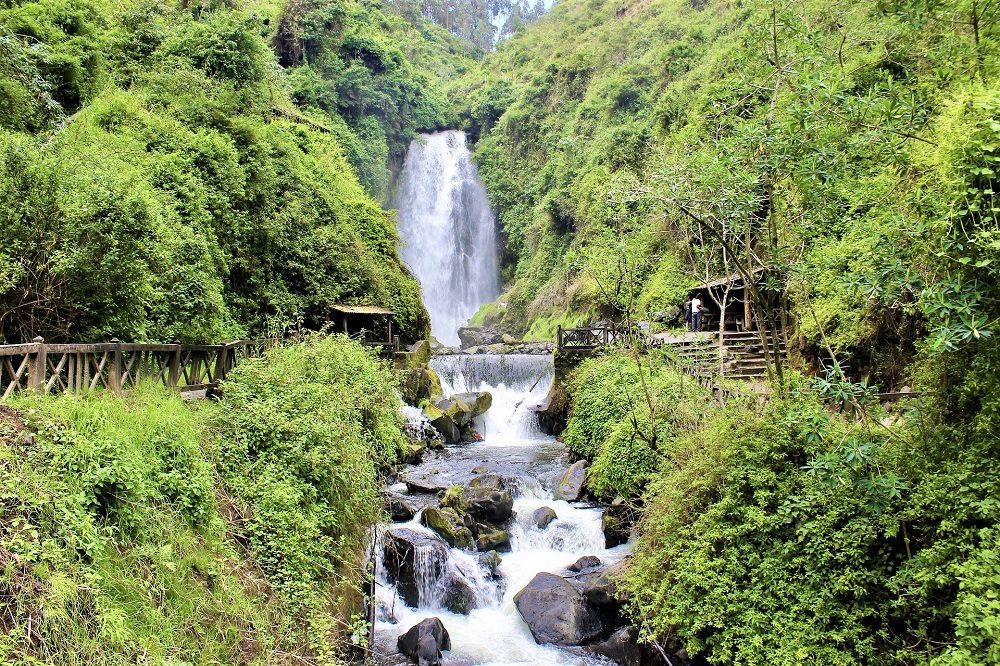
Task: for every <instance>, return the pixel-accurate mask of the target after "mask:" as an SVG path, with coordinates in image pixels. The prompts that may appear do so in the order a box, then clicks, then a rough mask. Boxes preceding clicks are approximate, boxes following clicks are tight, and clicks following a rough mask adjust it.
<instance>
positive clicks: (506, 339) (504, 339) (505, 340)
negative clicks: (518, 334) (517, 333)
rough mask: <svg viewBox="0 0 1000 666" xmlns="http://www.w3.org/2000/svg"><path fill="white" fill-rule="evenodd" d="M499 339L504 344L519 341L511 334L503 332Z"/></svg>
mask: <svg viewBox="0 0 1000 666" xmlns="http://www.w3.org/2000/svg"><path fill="white" fill-rule="evenodd" d="M500 341H501V342H503V343H504V344H505V345H516V344H517V343H518V342H520V340H518V339H517V338H515V337H514V336H513V335H508V334H507V333H504V334H503V335H502V336H501V337H500Z"/></svg>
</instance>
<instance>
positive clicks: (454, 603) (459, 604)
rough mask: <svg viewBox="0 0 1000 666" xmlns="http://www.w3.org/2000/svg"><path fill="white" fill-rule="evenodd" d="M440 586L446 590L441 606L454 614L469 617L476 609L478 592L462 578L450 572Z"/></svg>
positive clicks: (442, 596)
mask: <svg viewBox="0 0 1000 666" xmlns="http://www.w3.org/2000/svg"><path fill="white" fill-rule="evenodd" d="M439 585H441V587H442V588H443V590H444V591H443V593H442V595H441V605H442V606H444V607H445V608H447V609H448V610H450V611H451V612H452V613H458V614H459V615H468V614H469V612H470V611H472V609H473V608H475V607H476V592H475V590H473V589H472V585H470V584H469V582H468V581H467V580H465V579H464V578H462V577H461V576H458V575H456V574H454V573H453V572H451V571H448V572H446V573H445V575H444V578H443V579H442V580H441V581H440V583H439Z"/></svg>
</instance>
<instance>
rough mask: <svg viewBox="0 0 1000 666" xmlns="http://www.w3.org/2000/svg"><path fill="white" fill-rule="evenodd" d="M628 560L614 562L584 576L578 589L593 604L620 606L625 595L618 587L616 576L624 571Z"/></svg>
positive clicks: (615, 607)
mask: <svg viewBox="0 0 1000 666" xmlns="http://www.w3.org/2000/svg"><path fill="white" fill-rule="evenodd" d="M627 567H628V561H627V560H622V561H621V562H615V563H614V564H612V565H611V566H609V567H606V568H604V569H601V570H600V571H598V572H596V575H589V576H586V577H585V578H584V579H583V580H582V581H581V584H580V588H579V589H580V591H581V592H582V593H583V596H584V597H586V598H587V601H589V602H590V603H592V604H593V605H594V606H599V607H611V608H614V609H617V608H620V607H621V604H622V602H623V601H625V600H626V599H625V596H624V595H623V593H622V592H621V590H620V589H619V587H618V582H617V581H618V578H619V577H620V576H621V575H622V574H624V573H625V569H626V568H627Z"/></svg>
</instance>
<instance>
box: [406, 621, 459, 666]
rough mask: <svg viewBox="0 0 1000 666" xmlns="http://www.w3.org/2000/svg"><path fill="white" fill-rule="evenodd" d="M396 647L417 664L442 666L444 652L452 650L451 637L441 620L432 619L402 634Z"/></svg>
mask: <svg viewBox="0 0 1000 666" xmlns="http://www.w3.org/2000/svg"><path fill="white" fill-rule="evenodd" d="M396 645H397V647H398V648H399V651H400V652H402V653H403V654H405V655H406V656H408V657H409V658H410V659H412V660H413V661H414V663H416V664H420V665H421V666H423V665H425V664H426V665H427V666H440V664H441V663H442V661H441V659H442V656H443V655H442V654H441V652H442V650H451V636H449V635H448V630H447V629H445V627H444V624H443V623H442V622H441V620H439V619H438V618H436V617H430V618H427V619H426V620H422V621H421V622H420V623H418V624H415V625H414V626H412V627H410V628H409V629H408V630H407V631H406V633H404V634H401V635H400V637H399V638H398V639H397V641H396Z"/></svg>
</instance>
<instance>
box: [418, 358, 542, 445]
mask: <svg viewBox="0 0 1000 666" xmlns="http://www.w3.org/2000/svg"><path fill="white" fill-rule="evenodd" d="M431 367H432V368H433V369H434V371H435V372H437V374H438V376H439V377H440V378H441V388H442V390H443V391H444V394H445V395H446V396H447V395H452V394H454V393H466V392H468V391H489V393H490V395H492V396H493V405H492V406H491V407H490V410H489V411H488V412H486V414H485V415H484V416H481V417H479V418H478V419H476V422H475V426H476V429H477V430H479V432H480V433H481V434H482V435H483V438H484V440H485V443H486V444H491V443H495V444H501V445H503V446H510V445H512V444H527V445H530V444H532V443H536V442H538V441H551V439H552V438H551V437H548V436H546V435H545V434H543V433H542V432H541V431H540V430H539V429H538V416H537V415H536V413H535V411H534V409H533V408H535V407H537V406H538V405H540V404H541V403H542V402H543V401H544V400H545V395H546V393H548V390H549V385H550V384H551V383H552V377H553V369H552V358H551V357H549V356H548V355H545V356H539V355H529V354H488V355H481V354H456V355H454V356H436V357H434V358H433V359H432V360H431Z"/></svg>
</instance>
